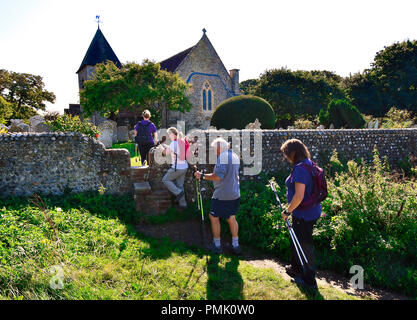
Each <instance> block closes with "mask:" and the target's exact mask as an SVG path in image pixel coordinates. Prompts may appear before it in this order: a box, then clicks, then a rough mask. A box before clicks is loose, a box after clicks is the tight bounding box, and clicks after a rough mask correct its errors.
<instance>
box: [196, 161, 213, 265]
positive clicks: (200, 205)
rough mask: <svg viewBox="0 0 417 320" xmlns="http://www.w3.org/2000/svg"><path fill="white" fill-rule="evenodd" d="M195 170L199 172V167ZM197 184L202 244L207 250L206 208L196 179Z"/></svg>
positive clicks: (198, 181)
mask: <svg viewBox="0 0 417 320" xmlns="http://www.w3.org/2000/svg"><path fill="white" fill-rule="evenodd" d="M194 169H195V170H196V171H198V170H197V166H195V167H194ZM195 183H196V192H197V206H198V210H200V212H201V229H202V231H201V236H202V239H201V243H202V245H203V247H204V249H206V228H205V223H204V208H203V197H202V196H201V188H200V180H198V179H195ZM206 263H207V264H208V263H209V262H208V257H207V254H206Z"/></svg>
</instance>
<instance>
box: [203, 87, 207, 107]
mask: <svg viewBox="0 0 417 320" xmlns="http://www.w3.org/2000/svg"><path fill="white" fill-rule="evenodd" d="M203 110H207V91H206V90H205V89H203Z"/></svg>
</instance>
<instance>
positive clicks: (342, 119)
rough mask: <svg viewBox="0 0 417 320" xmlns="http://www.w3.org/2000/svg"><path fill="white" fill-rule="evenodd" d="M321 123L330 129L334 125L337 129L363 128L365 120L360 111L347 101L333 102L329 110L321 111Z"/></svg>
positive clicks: (328, 107)
mask: <svg viewBox="0 0 417 320" xmlns="http://www.w3.org/2000/svg"><path fill="white" fill-rule="evenodd" d="M319 120H320V123H322V124H323V125H325V126H327V127H329V126H330V124H332V123H333V125H334V127H335V128H350V129H358V128H363V126H364V125H365V119H364V118H363V116H362V114H361V113H360V112H359V110H358V109H357V108H356V107H355V106H353V105H351V104H350V103H349V101H347V100H332V101H330V103H329V105H328V106H327V109H326V110H325V109H322V110H320V114H319Z"/></svg>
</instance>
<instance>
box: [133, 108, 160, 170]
mask: <svg viewBox="0 0 417 320" xmlns="http://www.w3.org/2000/svg"><path fill="white" fill-rule="evenodd" d="M142 117H143V120H142V121H139V122H138V123H137V124H136V126H135V142H136V144H137V145H138V148H139V153H140V159H141V162H142V166H144V165H145V162H147V160H148V153H149V150H151V149H152V148H153V147H154V145H155V142H156V141H158V133H157V132H156V126H155V125H154V124H153V123H152V122H151V121H150V120H149V119H150V118H151V113H150V112H149V110H145V111H143V112H142Z"/></svg>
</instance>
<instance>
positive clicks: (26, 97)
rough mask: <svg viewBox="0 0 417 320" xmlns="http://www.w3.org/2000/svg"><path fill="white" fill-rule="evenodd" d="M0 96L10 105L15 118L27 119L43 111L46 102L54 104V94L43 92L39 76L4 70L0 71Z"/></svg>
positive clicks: (43, 85)
mask: <svg viewBox="0 0 417 320" xmlns="http://www.w3.org/2000/svg"><path fill="white" fill-rule="evenodd" d="M0 96H2V97H3V98H4V99H5V100H6V101H7V102H9V103H11V104H12V107H13V115H12V117H16V118H28V117H30V116H31V115H34V114H36V111H38V110H43V111H45V110H46V104H45V103H46V102H50V103H54V102H55V94H53V93H52V92H50V91H47V90H45V84H44V83H43V79H42V77H41V76H37V75H33V74H29V73H18V72H13V71H7V70H4V69H2V70H0Z"/></svg>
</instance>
